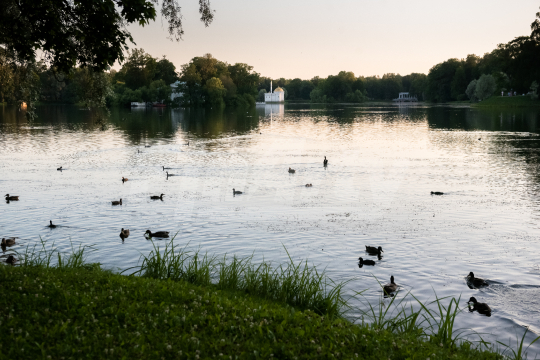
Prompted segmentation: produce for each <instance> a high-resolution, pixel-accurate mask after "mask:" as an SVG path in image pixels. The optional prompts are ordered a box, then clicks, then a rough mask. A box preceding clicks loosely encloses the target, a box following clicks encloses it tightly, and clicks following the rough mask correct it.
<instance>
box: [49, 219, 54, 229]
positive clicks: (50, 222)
mask: <svg viewBox="0 0 540 360" xmlns="http://www.w3.org/2000/svg"><path fill="white" fill-rule="evenodd" d="M47 227H50V228H51V229H54V228H56V225H54V224H53V223H52V220H49V225H47Z"/></svg>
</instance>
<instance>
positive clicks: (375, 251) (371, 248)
mask: <svg viewBox="0 0 540 360" xmlns="http://www.w3.org/2000/svg"><path fill="white" fill-rule="evenodd" d="M366 252H368V253H369V254H372V255H380V254H381V253H382V252H384V251H383V249H382V247H380V246H379V247H378V248H376V247H375V246H367V245H366Z"/></svg>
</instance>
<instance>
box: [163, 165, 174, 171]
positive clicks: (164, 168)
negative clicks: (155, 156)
mask: <svg viewBox="0 0 540 360" xmlns="http://www.w3.org/2000/svg"><path fill="white" fill-rule="evenodd" d="M162 168H163V171H165V170H171V169H172V168H170V167H165V166H162Z"/></svg>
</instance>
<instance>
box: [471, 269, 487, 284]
mask: <svg viewBox="0 0 540 360" xmlns="http://www.w3.org/2000/svg"><path fill="white" fill-rule="evenodd" d="M467 282H468V283H470V284H472V285H474V286H475V287H480V286H489V284H488V283H487V281H486V280H484V279H480V278H477V277H474V273H473V272H472V271H471V272H470V273H469V275H467Z"/></svg>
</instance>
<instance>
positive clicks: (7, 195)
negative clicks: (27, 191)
mask: <svg viewBox="0 0 540 360" xmlns="http://www.w3.org/2000/svg"><path fill="white" fill-rule="evenodd" d="M6 200H7V201H18V200H19V197H18V196H9V194H6Z"/></svg>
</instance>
